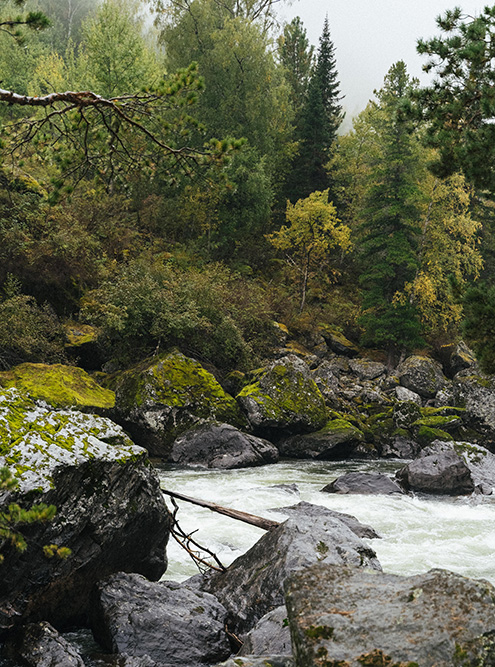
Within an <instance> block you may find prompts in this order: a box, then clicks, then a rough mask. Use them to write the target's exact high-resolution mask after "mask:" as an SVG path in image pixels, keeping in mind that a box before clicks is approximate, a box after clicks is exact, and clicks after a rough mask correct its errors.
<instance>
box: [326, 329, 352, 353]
mask: <svg viewBox="0 0 495 667" xmlns="http://www.w3.org/2000/svg"><path fill="white" fill-rule="evenodd" d="M320 333H321V335H322V336H323V338H324V339H325V342H326V344H327V345H328V347H329V348H330V349H331V350H332V351H333V352H335V353H336V354H342V355H344V356H346V357H357V355H358V354H359V348H358V347H357V345H354V343H352V342H351V341H350V340H348V339H347V338H346V337H345V336H344V334H343V333H341V332H340V331H338V330H337V329H335V328H334V327H329V326H324V325H322V326H320Z"/></svg>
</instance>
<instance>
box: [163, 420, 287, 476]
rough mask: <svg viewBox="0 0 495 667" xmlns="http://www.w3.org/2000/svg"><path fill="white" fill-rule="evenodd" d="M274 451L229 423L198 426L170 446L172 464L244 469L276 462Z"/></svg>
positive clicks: (266, 442)
mask: <svg viewBox="0 0 495 667" xmlns="http://www.w3.org/2000/svg"><path fill="white" fill-rule="evenodd" d="M278 457H279V454H278V449H277V448H276V447H275V445H272V444H271V442H268V440H262V439H261V438H256V437H255V436H254V435H248V434H247V433H242V432H241V431H239V430H238V429H236V428H235V426H230V424H219V423H214V424H208V423H207V424H201V425H200V426H198V427H197V428H194V429H191V430H190V431H187V432H186V433H184V434H183V435H181V436H179V437H178V438H177V439H176V440H175V441H174V443H173V445H172V451H171V453H170V457H169V460H170V461H171V462H172V463H180V464H183V465H184V464H185V465H198V466H203V467H205V468H224V469H231V468H247V467H249V466H261V465H265V464H267V463H276V462H277V461H278Z"/></svg>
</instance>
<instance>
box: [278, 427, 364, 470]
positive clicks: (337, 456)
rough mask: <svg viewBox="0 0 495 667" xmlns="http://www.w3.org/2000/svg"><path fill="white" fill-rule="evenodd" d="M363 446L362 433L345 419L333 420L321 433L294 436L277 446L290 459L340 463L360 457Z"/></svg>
mask: <svg viewBox="0 0 495 667" xmlns="http://www.w3.org/2000/svg"><path fill="white" fill-rule="evenodd" d="M362 445H364V435H363V433H362V431H360V430H359V429H358V428H356V427H355V426H353V425H352V424H351V423H350V422H348V421H347V420H345V419H333V420H332V421H329V422H328V423H327V424H326V426H325V427H324V428H322V429H320V430H319V431H315V432H314V433H307V434H304V435H294V436H292V437H290V438H286V439H284V440H281V441H280V442H279V443H278V445H277V446H278V449H279V451H280V454H281V455H282V456H286V457H289V458H297V459H324V460H330V461H338V460H341V459H348V458H351V457H352V456H356V455H358V453H361V452H360V448H361V446H362ZM365 451H366V450H365Z"/></svg>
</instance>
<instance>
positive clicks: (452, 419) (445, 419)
mask: <svg viewBox="0 0 495 667" xmlns="http://www.w3.org/2000/svg"><path fill="white" fill-rule="evenodd" d="M460 425H461V420H460V418H459V417H457V416H456V415H448V416H443V415H431V416H429V417H422V418H421V419H417V420H416V421H415V422H413V424H412V426H416V427H421V426H428V427H429V428H442V429H446V428H449V427H451V428H455V427H457V426H460Z"/></svg>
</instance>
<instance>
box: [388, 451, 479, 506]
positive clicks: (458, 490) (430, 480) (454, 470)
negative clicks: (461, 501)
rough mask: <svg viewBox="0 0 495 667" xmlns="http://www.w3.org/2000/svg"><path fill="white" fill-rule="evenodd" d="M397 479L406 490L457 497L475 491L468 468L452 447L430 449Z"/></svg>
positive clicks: (399, 474)
mask: <svg viewBox="0 0 495 667" xmlns="http://www.w3.org/2000/svg"><path fill="white" fill-rule="evenodd" d="M396 477H397V480H398V481H399V483H400V484H401V485H402V486H403V487H404V488H405V489H408V490H412V491H422V492H424V493H437V494H444V495H451V496H457V495H466V494H469V493H472V492H473V491H474V489H475V484H474V482H473V478H472V475H471V471H470V470H469V467H468V466H467V464H466V463H465V461H464V460H463V459H462V457H461V456H459V454H457V452H456V451H455V450H454V449H453V448H448V449H442V448H439V449H435V450H434V451H432V450H431V449H430V450H428V449H427V450H426V451H424V452H422V453H421V455H420V457H419V458H417V459H416V460H414V461H411V463H408V464H407V465H406V466H404V468H402V469H401V470H399V471H398V472H397V475H396Z"/></svg>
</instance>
